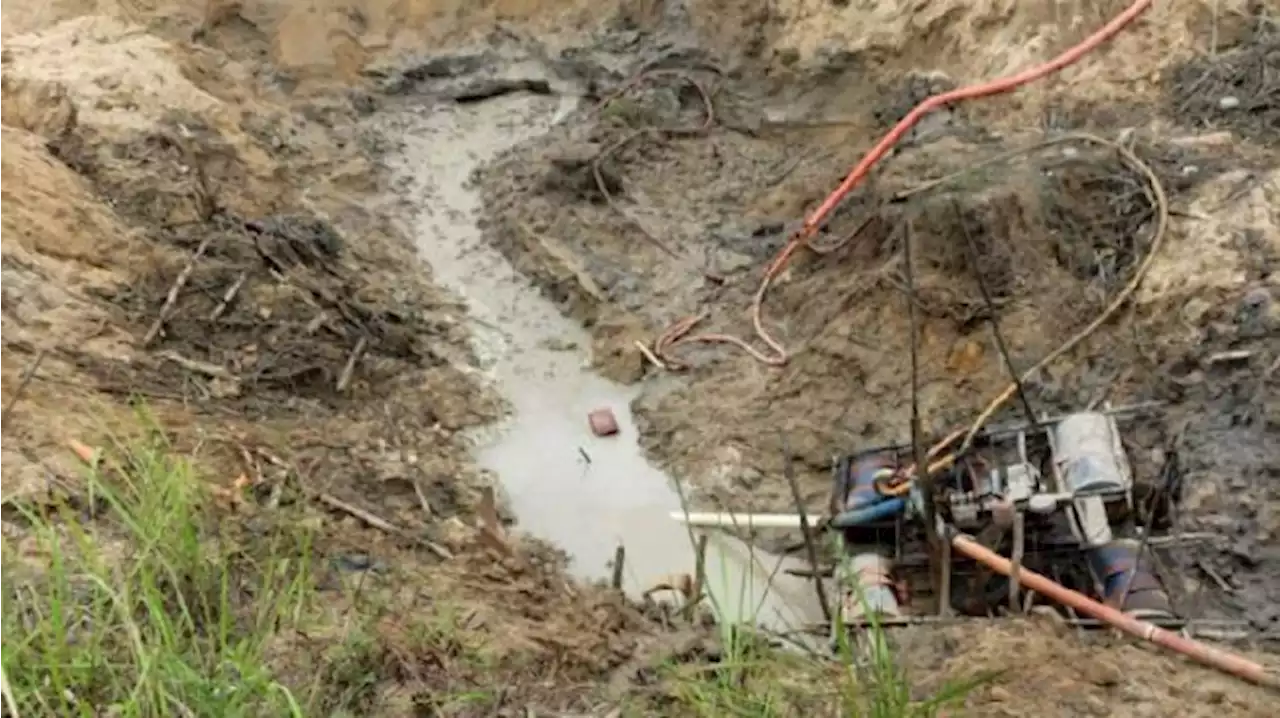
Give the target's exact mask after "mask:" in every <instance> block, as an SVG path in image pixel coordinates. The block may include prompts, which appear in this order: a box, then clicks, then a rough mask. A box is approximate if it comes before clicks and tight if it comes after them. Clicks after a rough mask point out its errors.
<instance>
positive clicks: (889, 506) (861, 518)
mask: <svg viewBox="0 0 1280 718" xmlns="http://www.w3.org/2000/svg"><path fill="white" fill-rule="evenodd" d="M906 508H907V502H906V499H888V500H887V501H881V502H880V503H877V504H871V505H870V506H863V507H861V508H857V509H853V510H852V511H846V512H844V513H842V514H840V515H839V516H837V517H835V518H834V519H832V520H831V525H832V526H833V527H835V528H838V529H848V528H853V527H855V526H862V525H864V524H869V523H874V522H876V521H881V520H883V519H887V518H889V517H891V516H896V515H897V514H900V513H902V512H903V511H905V510H906Z"/></svg>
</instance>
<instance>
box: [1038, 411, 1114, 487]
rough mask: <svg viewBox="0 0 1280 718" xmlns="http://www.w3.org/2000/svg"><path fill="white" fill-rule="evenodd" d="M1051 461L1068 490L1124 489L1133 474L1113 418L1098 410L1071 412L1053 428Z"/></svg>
mask: <svg viewBox="0 0 1280 718" xmlns="http://www.w3.org/2000/svg"><path fill="white" fill-rule="evenodd" d="M1053 439H1054V441H1053V447H1054V462H1055V463H1056V464H1057V465H1058V475H1059V476H1060V477H1061V478H1062V482H1063V484H1064V486H1063V487H1062V490H1063V491H1066V492H1068V493H1073V494H1075V493H1095V492H1097V493H1101V492H1125V491H1128V490H1129V489H1130V488H1131V486H1132V484H1133V479H1132V473H1131V472H1130V470H1129V460H1128V457H1126V456H1125V453H1124V447H1123V446H1122V445H1121V443H1120V433H1119V431H1117V430H1116V425H1115V420H1114V419H1112V418H1111V417H1110V416H1107V415H1106V414H1102V413H1100V412H1093V411H1088V412H1080V413H1077V414H1070V415H1068V416H1066V417H1065V418H1063V419H1062V421H1060V422H1058V423H1057V424H1056V425H1055V426H1054V427H1053Z"/></svg>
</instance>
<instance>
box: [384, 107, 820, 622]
mask: <svg viewBox="0 0 1280 718" xmlns="http://www.w3.org/2000/svg"><path fill="white" fill-rule="evenodd" d="M577 102H578V100H577V98H575V97H558V98H557V97H545V96H533V95H523V94H511V95H504V96H500V97H496V98H493V99H490V100H486V101H483V102H476V103H467V104H455V103H442V104H439V105H436V106H434V107H431V108H429V109H423V110H414V111H406V112H403V113H400V114H399V115H397V116H394V117H391V118H389V119H387V120H385V122H386V123H387V125H388V127H387V128H385V129H388V130H389V131H392V132H394V133H395V135H396V136H397V138H398V139H399V140H400V141H402V142H403V147H404V150H403V152H402V154H401V155H400V156H399V157H398V158H397V159H396V160H395V161H394V162H393V171H394V172H396V173H397V174H398V175H399V179H400V180H401V181H402V182H404V183H405V184H406V185H407V186H408V188H409V192H410V193H411V195H410V196H412V197H415V198H417V197H420V198H422V200H421V201H420V202H418V216H417V217H416V218H415V219H414V223H415V226H414V227H413V235H414V238H415V242H416V244H417V248H418V250H419V252H420V254H421V256H422V258H423V259H424V260H425V261H426V262H427V263H428V264H429V265H430V266H431V268H432V270H433V273H434V277H435V279H436V281H437V282H439V283H441V284H443V285H444V286H446V287H448V288H449V289H450V290H452V291H453V292H455V293H456V294H458V295H459V296H461V297H462V298H463V299H464V300H465V302H466V304H467V306H468V309H469V312H470V314H471V317H472V318H473V320H474V321H473V322H472V325H473V326H472V337H473V339H472V342H473V345H474V350H475V353H476V355H477V356H478V357H479V359H480V364H481V366H480V369H481V370H482V371H483V372H484V374H485V375H487V376H488V377H489V378H490V380H491V381H492V383H493V385H494V386H495V388H496V389H497V390H498V391H499V392H500V393H501V394H503V395H504V396H505V397H506V398H507V400H508V401H509V402H510V405H511V407H512V412H511V415H510V416H509V417H508V418H507V419H506V420H505V421H503V422H501V424H500V425H498V426H496V427H493V428H492V429H486V430H484V431H483V432H482V433H480V434H478V435H476V436H475V437H474V438H475V453H474V455H475V458H476V460H477V462H478V463H479V464H480V466H481V467H482V468H484V469H487V470H489V471H491V472H492V473H493V474H494V475H495V476H497V477H498V479H499V481H500V482H501V484H502V488H503V490H504V493H505V494H506V497H507V499H508V501H509V504H510V506H511V508H512V510H513V511H514V512H515V514H516V517H517V521H518V524H519V528H520V530H522V531H524V532H527V533H529V534H531V535H533V536H536V537H538V538H541V539H543V540H546V541H549V542H551V543H552V544H554V545H556V546H558V547H560V548H561V549H563V550H564V551H566V552H567V553H568V554H569V556H570V557H571V569H572V570H573V572H574V573H575V574H576V575H577V576H579V577H580V578H585V579H600V578H604V577H606V576H607V575H609V573H611V571H610V570H609V568H608V566H609V563H610V562H611V561H612V559H613V557H614V551H615V549H616V547H617V546H618V545H619V544H622V545H623V546H625V548H626V560H625V562H624V569H625V571H624V574H623V578H624V581H623V587H624V589H625V590H626V591H627V593H628V594H629V595H631V596H635V597H639V596H640V595H641V594H643V593H644V592H645V590H646V589H648V588H650V587H651V586H652V585H653V584H654V583H655V582H656V581H659V580H661V579H662V578H663V577H666V576H669V575H671V574H680V573H688V574H692V573H693V572H694V568H695V559H694V554H695V550H694V547H693V543H692V542H691V540H690V535H689V532H688V530H687V529H686V527H685V526H684V525H683V524H681V523H679V522H677V521H674V520H673V519H672V512H678V511H679V510H680V508H681V506H680V500H679V494H678V492H677V491H676V489H675V487H674V484H673V483H672V481H671V478H670V477H669V476H667V475H665V474H664V473H663V472H661V471H659V470H658V469H656V468H654V467H653V466H652V465H651V464H650V463H649V462H648V461H647V460H646V459H645V457H644V455H643V454H642V452H641V449H640V447H639V444H638V441H637V439H638V432H637V430H636V427H635V423H634V421H633V418H632V416H631V412H630V405H631V401H632V400H633V399H634V398H636V396H637V395H638V393H639V389H638V388H637V387H628V386H623V385H620V384H617V383H614V382H612V381H609V380H607V379H604V378H603V377H600V376H599V375H597V374H595V373H594V372H593V371H592V370H591V369H590V368H589V365H588V357H587V356H586V355H585V353H584V350H582V349H575V350H565V349H564V347H566V346H574V347H588V346H590V341H589V337H588V336H587V334H586V332H585V330H583V329H582V327H580V326H579V325H578V324H576V323H575V322H573V321H571V320H569V319H567V318H565V317H563V316H562V315H561V314H560V313H559V312H558V311H557V310H556V308H555V306H553V305H552V304H551V303H550V302H549V301H547V300H546V299H544V298H543V297H542V296H541V294H540V293H539V292H538V290H537V288H536V287H534V286H533V285H532V284H531V283H530V282H529V281H528V280H527V279H525V278H524V277H523V276H521V275H520V274H518V273H517V272H516V271H515V270H514V269H513V268H512V267H511V265H510V264H509V263H508V262H507V260H506V259H505V258H504V257H502V256H501V255H500V254H499V253H498V252H497V251H496V250H494V249H493V248H492V247H490V246H488V244H487V243H486V242H485V241H484V239H483V238H482V237H481V233H480V230H479V228H478V227H477V225H476V214H477V212H478V211H479V210H480V204H481V202H480V199H479V197H478V194H477V192H476V191H475V189H474V188H473V187H472V186H471V183H470V181H469V180H470V178H471V175H472V173H473V171H474V170H475V169H476V168H477V167H478V166H479V165H481V164H482V163H484V162H486V161H488V160H490V159H492V158H493V157H494V156H496V155H497V154H498V153H499V152H501V151H503V150H504V149H507V148H508V147H510V146H512V145H514V144H516V143H518V142H522V141H524V140H527V139H530V138H533V137H535V136H537V135H539V134H542V133H545V132H546V131H547V130H549V129H550V128H551V127H552V126H553V125H554V124H555V123H557V122H559V121H562V120H563V119H564V118H566V117H568V116H569V115H570V114H571V113H572V112H573V111H574V110H575V109H576V105H577ZM600 407H608V408H610V409H612V410H613V412H614V413H615V415H616V416H617V419H618V425H619V429H620V430H619V433H618V434H617V435H615V436H613V437H609V438H604V439H601V438H596V437H594V436H593V435H592V434H591V431H590V429H589V426H588V423H587V420H586V417H587V414H588V413H589V412H590V411H592V410H594V409H597V408H600ZM577 447H585V448H586V449H587V451H589V456H590V460H589V461H586V460H584V458H583V457H582V454H581V453H580V452H579V451H578V450H577ZM793 560H794V559H785V560H784V562H783V567H784V568H785V567H786V566H787V564H788V563H789V562H791V561H793ZM778 562H779V558H778V557H776V556H772V555H769V554H767V553H764V552H761V551H760V550H758V549H755V550H753V549H751V548H749V547H748V546H747V545H746V544H745V543H743V542H741V541H739V540H737V539H735V538H732V537H730V536H729V535H728V534H726V533H723V532H715V533H712V534H710V535H709V538H708V548H707V554H706V560H705V566H706V571H705V575H706V585H705V588H706V590H707V591H708V593H709V594H710V595H711V597H712V599H713V601H712V602H711V604H712V605H713V606H715V607H717V608H718V610H719V612H720V614H721V615H720V616H719V618H720V620H721V621H722V622H733V623H739V622H746V621H750V622H754V623H756V624H758V625H761V626H763V627H765V628H769V629H773V630H778V631H785V630H789V629H794V628H797V627H800V626H804V625H812V624H813V623H815V622H818V621H820V620H821V609H820V607H819V606H818V605H817V600H816V597H815V596H814V595H813V594H814V591H813V587H812V584H810V583H809V582H808V581H807V580H803V579H799V578H796V577H794V576H790V575H788V574H787V573H786V572H785V571H784V570H778V569H777V566H778ZM771 577H772V578H771Z"/></svg>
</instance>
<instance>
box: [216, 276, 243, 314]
mask: <svg viewBox="0 0 1280 718" xmlns="http://www.w3.org/2000/svg"><path fill="white" fill-rule="evenodd" d="M248 280H249V273H248V272H241V273H240V276H238V277H236V281H234V282H232V283H231V286H230V287H227V291H226V292H225V293H224V294H223V295H222V300H221V301H219V302H218V306H216V307H214V308H213V311H212V312H210V313H209V321H211V322H215V321H217V320H218V317H221V316H222V313H223V312H225V311H227V307H229V306H231V302H233V301H235V298H236V295H237V294H239V293H240V288H241V287H243V286H244V283H245V282H247V281H248Z"/></svg>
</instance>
